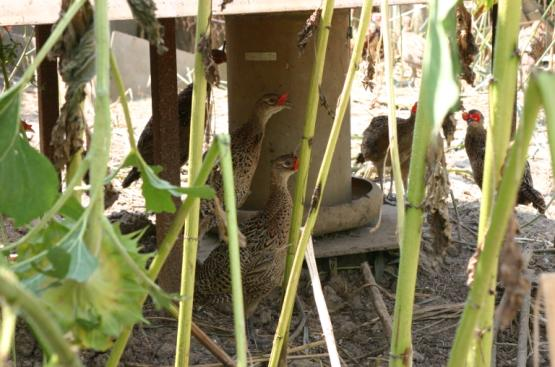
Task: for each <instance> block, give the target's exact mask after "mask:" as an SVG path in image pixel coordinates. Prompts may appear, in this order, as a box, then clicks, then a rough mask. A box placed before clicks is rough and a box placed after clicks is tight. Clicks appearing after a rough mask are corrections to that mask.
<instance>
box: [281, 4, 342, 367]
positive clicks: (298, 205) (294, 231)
mask: <svg viewBox="0 0 555 367" xmlns="http://www.w3.org/2000/svg"><path fill="white" fill-rule="evenodd" d="M334 4H335V1H334V0H324V1H323V4H322V5H321V6H322V12H321V14H320V23H319V26H318V34H317V36H316V55H315V62H314V67H313V68H312V74H311V76H310V85H309V88H308V98H307V101H306V115H305V125H304V132H303V137H302V140H301V152H300V154H299V171H298V172H297V179H296V181H295V182H296V183H295V193H294V194H293V209H292V215H291V226H290V230H289V244H290V246H289V248H288V249H287V257H286V259H285V271H284V273H283V284H282V289H285V288H287V283H288V281H289V275H290V274H291V267H292V266H293V258H294V256H295V252H296V250H297V244H298V243H299V237H300V234H301V226H302V222H303V215H304V203H305V197H306V187H307V184H308V173H309V170H310V157H311V155H312V140H313V138H314V129H315V126H316V118H317V117H318V106H319V101H320V85H321V84H322V75H323V74H324V64H325V62H326V50H327V48H328V38H329V34H330V29H331V22H332V18H333V7H334ZM283 337H284V338H285V339H284V341H283V346H284V347H283V348H284V349H283V350H282V353H281V355H282V357H283V358H282V360H281V362H280V364H281V365H285V364H286V360H285V359H284V358H285V356H286V354H287V353H286V349H287V344H288V339H289V335H288V333H286V334H285V335H284V336H283Z"/></svg>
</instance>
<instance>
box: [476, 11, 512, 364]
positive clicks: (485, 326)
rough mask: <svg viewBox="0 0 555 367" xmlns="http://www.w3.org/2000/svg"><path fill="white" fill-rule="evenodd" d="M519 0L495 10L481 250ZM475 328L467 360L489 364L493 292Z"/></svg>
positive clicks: (498, 160) (501, 155)
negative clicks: (475, 333) (476, 332)
mask: <svg viewBox="0 0 555 367" xmlns="http://www.w3.org/2000/svg"><path fill="white" fill-rule="evenodd" d="M520 9H521V0H515V1H513V0H500V1H499V2H498V9H497V12H498V13H497V29H496V32H495V34H496V36H495V37H496V39H495V46H494V55H495V57H494V59H493V81H492V82H491V83H490V88H489V93H490V124H489V126H488V134H487V139H486V155H485V158H484V178H483V183H482V200H481V205H480V222H479V228H478V246H479V248H480V250H483V247H482V245H483V244H484V238H485V236H486V231H487V230H488V225H489V223H490V222H491V210H492V206H493V200H494V197H495V190H496V188H497V186H498V183H499V179H500V177H501V170H502V167H503V164H504V162H505V156H506V154H507V148H508V146H509V141H510V138H511V124H512V116H513V108H514V104H515V103H514V102H515V97H516V88H517V71H518V64H519V57H518V55H517V54H516V49H515V47H516V45H517V44H518V31H519V27H520V24H519V22H520ZM496 278H497V267H495V269H494V270H493V272H492V274H491V279H490V284H489V287H490V288H491V289H495V279H496ZM481 310H482V311H481V312H480V318H479V322H478V328H479V329H480V330H481V332H480V337H479V338H474V340H473V345H472V348H471V352H470V355H469V360H473V361H474V363H475V365H476V366H489V365H490V363H491V351H492V345H493V314H494V310H495V292H491V294H489V295H488V296H487V299H486V303H485V305H484V307H483V308H482V309H481Z"/></svg>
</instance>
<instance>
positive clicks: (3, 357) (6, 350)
mask: <svg viewBox="0 0 555 367" xmlns="http://www.w3.org/2000/svg"><path fill="white" fill-rule="evenodd" d="M0 306H1V308H2V319H1V320H2V330H0V366H4V365H6V362H7V361H8V357H9V356H10V353H11V351H12V344H13V342H14V336H15V324H16V321H17V314H16V311H15V308H14V307H12V306H11V305H9V304H8V303H6V302H5V301H0Z"/></svg>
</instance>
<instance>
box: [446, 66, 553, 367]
mask: <svg viewBox="0 0 555 367" xmlns="http://www.w3.org/2000/svg"><path fill="white" fill-rule="evenodd" d="M542 79H543V80H542ZM544 81H548V82H549V83H550V85H549V87H550V88H551V89H553V86H554V85H555V83H554V81H555V80H554V78H553V75H548V74H543V75H540V76H539V77H534V78H532V79H531V80H530V84H529V86H528V89H527V90H526V94H525V100H524V112H523V120H522V122H521V124H520V126H519V127H518V129H517V132H516V135H515V140H514V143H513V145H512V148H511V149H510V150H509V153H508V157H507V160H506V162H505V165H504V169H503V178H502V179H501V183H500V185H499V190H498V192H497V195H496V198H495V202H494V205H493V207H492V211H491V213H492V214H491V222H490V223H489V229H488V230H487V232H486V234H485V238H484V245H483V246H482V247H481V248H480V250H479V251H480V252H479V259H478V262H477V264H476V268H475V275H474V281H473V283H472V287H471V288H470V292H469V294H468V297H467V301H466V304H465V307H464V311H463V315H462V318H461V321H460V324H459V328H458V329H457V333H456V335H455V340H454V342H453V347H452V349H451V355H450V358H449V364H448V366H449V367H458V366H461V367H462V366H466V365H467V360H468V357H469V356H473V354H472V353H470V352H471V346H472V342H473V341H474V342H476V339H477V338H479V337H480V330H479V329H477V325H478V322H479V321H480V320H483V319H484V318H483V317H482V314H484V313H486V312H488V310H487V309H485V306H486V305H487V297H489V293H490V292H491V291H492V289H494V288H492V287H491V286H492V284H495V283H492V281H493V282H495V277H494V275H495V274H496V272H497V265H498V261H499V252H500V251H501V247H502V243H503V239H504V237H505V233H506V231H507V227H508V223H509V218H510V216H511V215H512V213H513V208H514V205H515V203H516V196H517V192H518V189H519V187H520V182H521V179H522V175H523V173H524V165H525V162H526V159H527V155H528V145H529V143H530V140H531V138H532V135H533V133H534V127H535V124H536V117H537V114H538V111H539V108H540V101H541V98H540V97H541V95H540V87H541V83H542V82H544ZM545 90H546V89H544V92H545ZM548 92H549V93H550V96H551V97H553V92H552V91H551V90H549V91H548ZM510 95H512V94H510ZM543 102H544V106H545V108H546V112H547V113H546V115H547V116H548V120H549V130H550V131H549V135H550V148H551V151H552V154H555V151H554V150H555V147H554V146H553V142H554V140H553V139H552V138H553V135H554V133H553V129H554V127H555V116H554V115H555V114H554V112H555V111H553V107H552V106H551V104H552V100H548V99H547V98H544V100H543ZM509 117H510V116H509ZM507 126H510V121H509V124H507ZM552 158H553V156H552ZM490 322H491V321H490ZM482 345H483V344H482ZM480 352H481V353H483V354H482V355H483V356H484V361H483V362H482V363H484V364H486V363H488V364H489V363H490V360H491V358H488V359H485V357H486V356H491V352H489V353H488V352H487V351H485V350H481V351H480ZM469 353H470V354H469ZM486 353H487V354H486ZM476 354H477V353H476Z"/></svg>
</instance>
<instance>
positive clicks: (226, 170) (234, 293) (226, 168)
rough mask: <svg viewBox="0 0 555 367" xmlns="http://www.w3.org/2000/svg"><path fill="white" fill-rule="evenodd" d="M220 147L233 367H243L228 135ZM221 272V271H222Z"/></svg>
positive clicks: (242, 313)
mask: <svg viewBox="0 0 555 367" xmlns="http://www.w3.org/2000/svg"><path fill="white" fill-rule="evenodd" d="M217 143H218V147H219V148H220V149H219V150H220V156H221V162H220V166H221V167H222V176H223V184H224V202H225V211H226V214H227V237H228V242H229V243H228V246H229V264H230V272H231V297H232V301H233V322H234V325H235V349H236V353H237V366H239V367H246V366H247V334H246V329H245V309H244V305H243V285H242V282H241V259H240V253H239V235H238V233H239V230H238V228H237V211H236V208H235V188H234V184H233V163H232V160H231V149H230V144H231V141H230V138H229V135H226V136H222V138H221V139H218V141H217ZM222 271H225V269H222Z"/></svg>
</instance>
